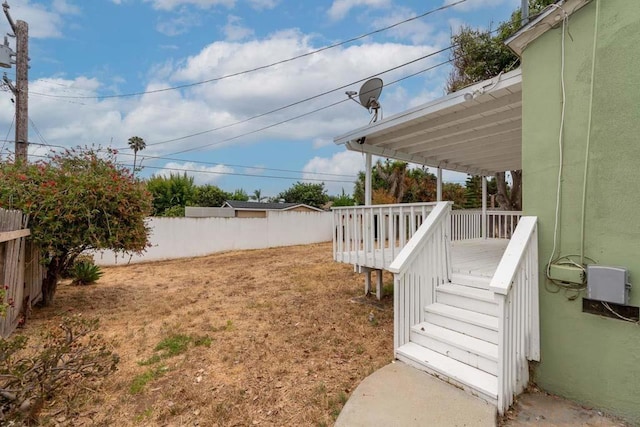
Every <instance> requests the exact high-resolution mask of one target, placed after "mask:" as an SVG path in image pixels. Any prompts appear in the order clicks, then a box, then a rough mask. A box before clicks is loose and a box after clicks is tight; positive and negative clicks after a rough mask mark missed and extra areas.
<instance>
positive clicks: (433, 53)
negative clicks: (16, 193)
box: [119, 46, 453, 154]
mask: <svg viewBox="0 0 640 427" xmlns="http://www.w3.org/2000/svg"><path fill="white" fill-rule="evenodd" d="M452 47H453V46H448V47H446V48H443V49H440V50H437V51H435V52H431V53H429V54H427V55H423V56H421V57H419V58H416V59H413V60H411V61H409V62H405V63H403V64H400V65H397V66H395V67H392V68H389V69H386V70H384V71H381V72H379V73H376V74H372V75H370V76H368V77H365V78H362V79H359V80H356V81H354V82H351V83H347V84H345V85H342V86H339V87H337V88H335V89H331V90H328V91H325V92H322V93H319V94H316V95H313V96H310V97H308V98H305V99H302V100H299V101H296V102H293V103H290V104H287V105H285V106H282V107H278V108H275V109H273V110H270V111H267V112H265V113H260V114H257V115H254V116H251V117H248V118H246V119H243V120H240V121H237V122H234V123H230V124H227V125H224V126H219V127H216V128H213V129H207V130H204V131H200V132H195V133H192V134H188V135H184V136H180V137H177V138H172V139H167V140H164V141H159V142H153V143H148V144H147V146H155V145H161V144H167V143H169V142H176V141H181V140H184V139H188V138H193V137H196V136H200V135H204V134H207V133H211V132H217V131H219V130H223V129H227V128H230V127H233V126H237V125H239V124H243V123H247V122H250V121H252V120H255V119H258V118H261V117H264V116H267V115H269V114H273V113H277V112H279V111H283V110H286V109H287V108H291V107H294V106H296V105H300V104H303V103H305V102H308V101H312V100H314V99H317V98H320V97H322V96H325V95H328V94H330V93H334V92H337V91H339V90H343V89H346V88H348V87H350V86H352V85H354V84H356V83H361V82H364V81H366V80H368V79H370V78H372V77H375V76H381V75H383V74H387V73H390V72H391V71H395V70H398V69H400V68H403V67H406V66H408V65H411V64H414V63H416V62H419V61H422V60H424V59H427V58H430V57H432V56H435V55H438V54H441V53H443V52H446V51H448V50H450V49H451V48H452ZM450 62H451V60H449V61H446V62H444V63H441V64H438V65H437V66H440V65H444V64H448V63H450ZM432 68H435V66H434V67H431V68H427V69H425V70H422V71H420V72H418V73H414V74H411V75H409V76H408V77H412V76H414V75H416V74H420V73H422V72H424V71H428V70H430V69H432ZM400 80H402V79H400ZM400 80H396V81H395V82H392V83H389V84H387V86H389V85H391V84H393V83H397V82H398V81H400ZM347 100H348V99H345V100H341V101H340V102H336V103H334V104H331V105H330V106H334V105H337V104H340V103H342V102H344V101H347ZM323 109H325V108H322V109H319V110H316V111H313V112H317V111H320V110H323ZM300 117H304V115H302V116H297V117H295V118H300ZM223 142H226V141H223ZM125 148H127V147H120V148H119V149H125ZM174 154H178V153H174Z"/></svg>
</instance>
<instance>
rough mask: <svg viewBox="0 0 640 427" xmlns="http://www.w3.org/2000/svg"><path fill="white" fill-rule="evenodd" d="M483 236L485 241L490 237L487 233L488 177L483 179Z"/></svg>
mask: <svg viewBox="0 0 640 427" xmlns="http://www.w3.org/2000/svg"><path fill="white" fill-rule="evenodd" d="M481 229H482V234H481V236H482V237H484V238H485V239H486V238H487V237H488V234H489V233H487V177H486V176H483V177H482V225H481Z"/></svg>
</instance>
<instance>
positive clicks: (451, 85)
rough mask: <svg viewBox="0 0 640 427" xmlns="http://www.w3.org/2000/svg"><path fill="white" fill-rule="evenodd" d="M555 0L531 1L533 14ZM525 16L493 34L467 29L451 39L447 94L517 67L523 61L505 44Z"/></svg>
mask: <svg viewBox="0 0 640 427" xmlns="http://www.w3.org/2000/svg"><path fill="white" fill-rule="evenodd" d="M554 1H555V0H529V11H530V14H531V15H535V14H536V13H539V12H540V11H541V10H542V9H544V8H545V7H546V6H548V5H549V4H551V3H554ZM521 21H522V13H521V11H520V10H516V11H515V12H513V13H512V14H511V18H510V19H509V20H507V21H505V22H502V23H500V24H499V25H498V29H497V31H496V32H495V33H496V34H495V35H493V34H492V31H486V30H479V29H474V28H472V27H470V26H463V27H462V28H460V30H459V31H458V33H456V34H454V35H453V36H451V44H452V45H453V50H452V54H451V56H452V57H451V59H452V61H453V69H452V70H451V73H450V74H449V80H448V83H447V91H448V92H455V91H457V90H460V89H462V88H464V87H466V86H469V85H471V84H473V83H476V82H480V81H482V80H487V79H490V78H493V77H495V76H497V75H498V74H500V73H501V72H507V71H509V70H511V69H514V68H517V67H518V65H519V64H520V59H519V58H518V57H517V56H516V55H515V54H514V53H513V52H512V51H511V50H510V49H509V48H508V47H507V45H505V44H504V42H505V40H506V39H508V38H509V37H511V36H512V35H513V34H514V33H515V32H516V31H518V29H519V28H520V27H521Z"/></svg>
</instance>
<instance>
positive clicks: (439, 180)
mask: <svg viewBox="0 0 640 427" xmlns="http://www.w3.org/2000/svg"><path fill="white" fill-rule="evenodd" d="M436 178H437V180H436V181H437V190H436V201H437V202H441V201H442V169H441V168H438V172H437V175H436Z"/></svg>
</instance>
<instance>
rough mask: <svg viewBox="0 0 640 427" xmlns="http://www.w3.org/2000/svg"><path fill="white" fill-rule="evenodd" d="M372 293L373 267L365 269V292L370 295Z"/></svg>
mask: <svg viewBox="0 0 640 427" xmlns="http://www.w3.org/2000/svg"><path fill="white" fill-rule="evenodd" d="M370 293H371V269H369V268H366V269H364V294H365V295H369V294H370Z"/></svg>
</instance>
